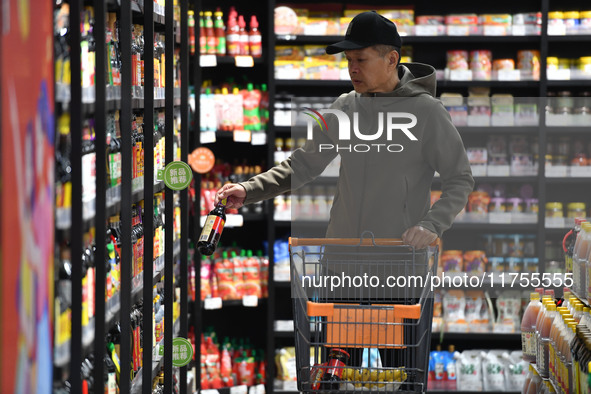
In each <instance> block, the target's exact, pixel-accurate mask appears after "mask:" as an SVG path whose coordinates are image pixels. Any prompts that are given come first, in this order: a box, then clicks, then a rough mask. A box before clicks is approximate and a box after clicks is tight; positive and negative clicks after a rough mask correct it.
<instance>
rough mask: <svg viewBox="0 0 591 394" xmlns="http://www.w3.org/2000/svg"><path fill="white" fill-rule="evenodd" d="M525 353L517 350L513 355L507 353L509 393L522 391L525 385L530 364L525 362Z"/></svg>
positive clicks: (505, 355)
mask: <svg viewBox="0 0 591 394" xmlns="http://www.w3.org/2000/svg"><path fill="white" fill-rule="evenodd" d="M522 356H523V352H522V351H521V350H516V351H513V352H511V354H507V353H505V354H504V355H503V359H504V361H505V388H506V389H507V391H520V390H521V389H522V388H523V385H524V383H525V377H526V375H527V370H528V367H529V363H528V362H527V361H523V358H522Z"/></svg>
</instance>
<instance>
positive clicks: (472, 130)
mask: <svg viewBox="0 0 591 394" xmlns="http://www.w3.org/2000/svg"><path fill="white" fill-rule="evenodd" d="M456 128H457V129H458V131H459V132H460V134H462V135H467V134H476V135H477V134H482V135H486V136H488V135H490V134H525V133H528V134H529V133H531V134H537V133H538V131H539V126H478V127H477V126H456ZM273 129H274V130H275V132H276V133H278V134H289V133H298V134H300V133H301V134H304V133H305V132H306V128H305V127H303V126H293V127H292V126H273ZM556 129H560V130H562V128H558V127H556ZM577 129H583V128H577ZM585 130H587V132H589V133H590V134H591V128H587V129H585Z"/></svg>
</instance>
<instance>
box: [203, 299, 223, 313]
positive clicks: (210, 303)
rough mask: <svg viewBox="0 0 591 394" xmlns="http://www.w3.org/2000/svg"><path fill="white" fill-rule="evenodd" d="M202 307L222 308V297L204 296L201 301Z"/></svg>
mask: <svg viewBox="0 0 591 394" xmlns="http://www.w3.org/2000/svg"><path fill="white" fill-rule="evenodd" d="M203 309H207V310H213V309H222V299H221V298H220V297H215V298H206V299H205V300H204V301H203Z"/></svg>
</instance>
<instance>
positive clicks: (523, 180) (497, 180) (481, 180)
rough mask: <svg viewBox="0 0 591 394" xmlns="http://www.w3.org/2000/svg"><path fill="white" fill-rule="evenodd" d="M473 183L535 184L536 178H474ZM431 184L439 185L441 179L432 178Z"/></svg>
mask: <svg viewBox="0 0 591 394" xmlns="http://www.w3.org/2000/svg"><path fill="white" fill-rule="evenodd" d="M474 181H475V182H478V183H484V182H486V183H528V182H537V181H538V177H537V176H515V175H514V176H475V177H474ZM433 183H435V184H440V183H441V178H440V177H435V178H433Z"/></svg>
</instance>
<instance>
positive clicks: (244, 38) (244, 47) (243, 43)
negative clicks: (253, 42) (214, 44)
mask: <svg viewBox="0 0 591 394" xmlns="http://www.w3.org/2000/svg"><path fill="white" fill-rule="evenodd" d="M238 28H239V30H238V32H239V34H240V41H239V42H240V43H239V45H238V49H239V55H248V33H247V32H246V22H245V21H244V16H242V15H239V16H238Z"/></svg>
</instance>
